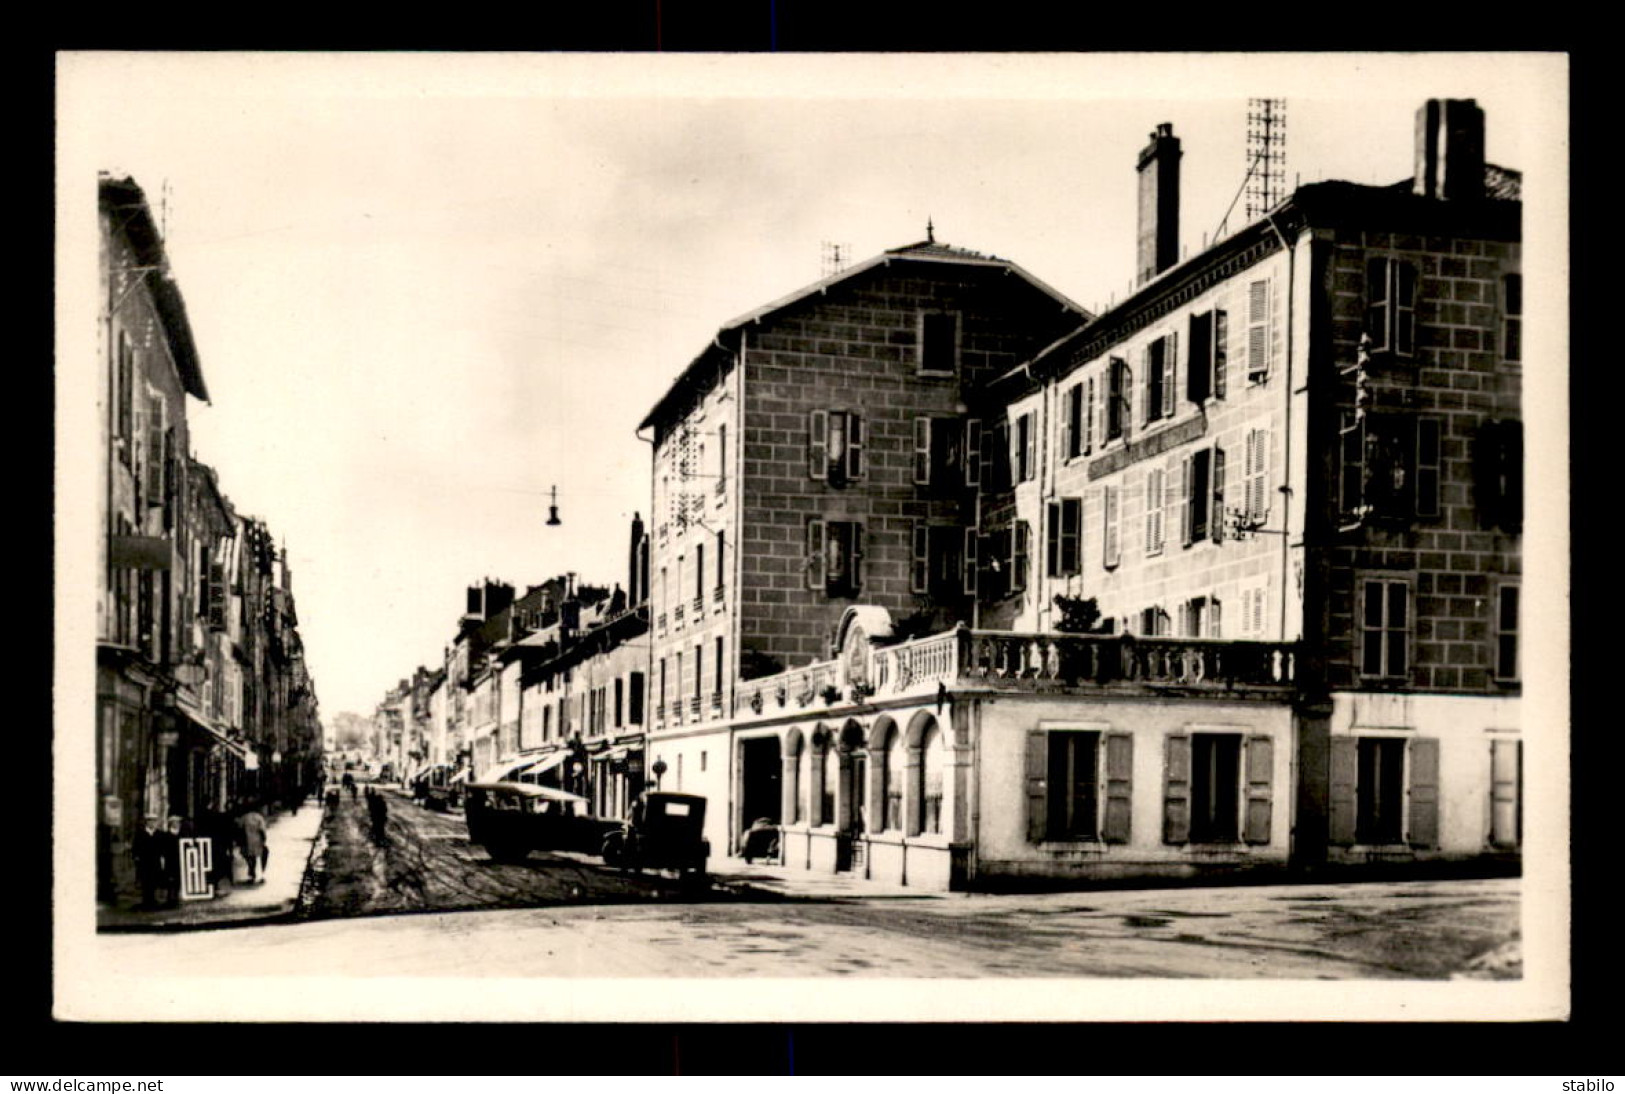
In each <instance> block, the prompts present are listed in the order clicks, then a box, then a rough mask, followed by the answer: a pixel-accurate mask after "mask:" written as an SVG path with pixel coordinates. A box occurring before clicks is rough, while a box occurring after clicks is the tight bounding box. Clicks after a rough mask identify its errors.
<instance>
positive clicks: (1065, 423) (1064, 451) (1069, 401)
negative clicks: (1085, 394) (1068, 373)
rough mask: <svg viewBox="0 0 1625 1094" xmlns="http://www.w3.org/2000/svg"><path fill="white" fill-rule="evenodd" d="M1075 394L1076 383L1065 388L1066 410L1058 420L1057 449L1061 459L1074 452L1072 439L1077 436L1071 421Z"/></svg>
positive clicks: (1076, 392)
mask: <svg viewBox="0 0 1625 1094" xmlns="http://www.w3.org/2000/svg"><path fill="white" fill-rule="evenodd" d="M1077 394H1078V388H1077V386H1076V385H1074V386H1072V387H1070V388H1067V391H1066V397H1065V398H1066V410H1065V412H1064V413H1063V414H1062V415H1061V421H1060V430H1061V442H1060V444H1059V445H1058V450H1059V451H1060V453H1061V458H1062V459H1069V458H1071V457H1072V456H1073V455H1075V454H1076V453H1075V451H1074V450H1073V448H1072V439H1073V438H1074V437H1076V436H1077V430H1076V429H1075V428H1074V427H1073V423H1074V421H1075V419H1074V417H1073V407H1074V404H1075V403H1076V402H1077Z"/></svg>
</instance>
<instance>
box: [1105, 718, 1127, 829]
mask: <svg viewBox="0 0 1625 1094" xmlns="http://www.w3.org/2000/svg"><path fill="white" fill-rule="evenodd" d="M1133 790H1134V737H1133V735H1132V734H1129V733H1108V734H1106V817H1105V822H1104V823H1103V824H1102V825H1101V833H1100V836H1101V839H1103V840H1105V841H1106V842H1107V843H1127V842H1128V841H1129V834H1130V832H1131V831H1132V827H1133V808H1132V807H1133Z"/></svg>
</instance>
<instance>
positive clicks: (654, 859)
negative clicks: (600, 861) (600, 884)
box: [600, 792, 711, 880]
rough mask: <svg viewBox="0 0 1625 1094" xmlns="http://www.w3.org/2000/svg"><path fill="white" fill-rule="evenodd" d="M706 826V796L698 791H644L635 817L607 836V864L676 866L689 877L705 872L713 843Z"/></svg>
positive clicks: (642, 867)
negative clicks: (704, 834)
mask: <svg viewBox="0 0 1625 1094" xmlns="http://www.w3.org/2000/svg"><path fill="white" fill-rule="evenodd" d="M704 829H705V799H704V798H703V797H700V796H699V795H697V794H666V793H660V792H654V793H650V794H646V795H644V798H643V801H642V802H641V804H640V805H637V806H634V807H633V810H632V819H631V820H629V821H627V822H626V823H625V824H623V825H621V826H620V828H618V829H617V830H615V831H613V832H610V833H609V834H608V835H607V836H605V837H604V841H603V845H602V849H601V852H600V853H601V854H602V855H603V857H604V862H605V864H606V865H609V866H614V867H618V868H619V869H622V870H676V871H677V872H678V874H679V875H682V876H684V877H686V878H689V879H696V880H697V879H700V878H703V877H704V876H705V860H706V859H707V858H708V857H709V856H710V854H711V844H710V843H709V842H708V841H707V840H706V839H705V837H704V836H703V835H702V834H701V833H702V832H703V831H704Z"/></svg>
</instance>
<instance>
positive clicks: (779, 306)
mask: <svg viewBox="0 0 1625 1094" xmlns="http://www.w3.org/2000/svg"><path fill="white" fill-rule="evenodd" d="M893 262H940V263H948V264H952V265H957V266H985V267H989V268H994V269H1003V270H1006V271H1008V272H1010V273H1012V274H1015V275H1016V276H1017V277H1020V278H1021V279H1022V280H1023V281H1026V282H1027V283H1028V284H1029V285H1031V286H1033V287H1034V288H1035V289H1037V290H1039V291H1040V292H1042V293H1044V294H1045V295H1046V296H1050V297H1052V298H1054V300H1055V301H1056V302H1057V303H1058V304H1060V306H1061V307H1063V308H1065V309H1067V310H1068V311H1072V312H1075V313H1077V315H1078V316H1079V317H1080V318H1081V319H1082V320H1084V321H1087V320H1088V319H1090V318H1091V316H1090V314H1089V313H1088V312H1087V311H1085V310H1084V309H1083V308H1082V307H1080V306H1079V305H1078V304H1076V303H1074V302H1073V301H1072V300H1070V299H1068V298H1067V297H1066V296H1065V295H1063V294H1062V293H1060V292H1057V291H1056V290H1055V289H1053V288H1051V287H1050V286H1049V285H1046V284H1045V283H1044V282H1042V281H1040V280H1039V279H1038V278H1036V277H1034V276H1033V275H1032V274H1030V273H1028V272H1027V271H1026V270H1024V269H1022V268H1021V267H1020V266H1018V265H1016V264H1015V263H1014V262H1011V261H1010V260H1009V259H1005V258H998V257H996V256H994V255H984V254H981V253H980V252H977V251H971V250H966V249H965V248H962V247H954V246H951V245H949V244H946V243H938V242H937V241H936V240H935V238H928V239H925V240H922V241H920V242H918V243H910V244H907V245H905V246H902V247H894V248H892V249H890V250H888V251H884V252H882V253H880V254H878V255H875V256H873V257H872V258H867V259H865V260H864V261H862V262H859V263H856V264H854V265H852V266H848V267H847V268H846V269H844V270H840V271H838V272H836V273H834V274H831V275H830V276H829V277H825V278H823V279H821V280H818V281H814V282H813V283H812V284H810V285H806V286H803V287H802V288H800V289H797V290H796V291H795V292H793V293H790V294H788V295H786V296H781V297H779V298H778V299H777V300H774V301H772V302H770V303H767V304H764V305H762V306H761V307H759V308H755V309H753V310H751V311H748V312H746V313H745V314H743V315H740V316H736V317H734V318H733V319H730V320H729V321H728V322H727V323H724V324H723V325H722V326H721V327H720V328H719V329H718V330H717V333H716V337H715V338H713V339H712V341H711V344H710V345H709V346H707V347H705V349H703V350H701V351H700V353H699V355H698V356H696V357H695V358H694V360H693V361H691V362H690V363H689V365H688V367H687V368H685V369H684V370H683V371H682V373H681V374H680V375H679V376H678V377H677V379H676V380H674V381H673V382H672V385H671V386H670V387H669V388H667V389H666V392H665V394H663V395H662V396H661V397H660V400H659V401H658V402H656V403H655V405H654V407H653V408H651V409H650V411H649V413H648V414H646V415H644V418H643V421H642V422H640V423H639V424H638V428H639V429H647V428H648V427H649V426H651V425H653V424H654V423H655V421H656V420H657V419H658V418H659V417H660V415H661V412H662V411H663V410H664V409H665V408H666V407H668V406H669V405H670V404H671V403H672V402H673V401H674V399H675V397H676V396H677V394H678V393H680V392H682V391H684V390H686V389H687V388H689V387H691V386H692V385H693V384H694V383H695V381H696V380H697V379H698V377H699V375H700V373H701V369H702V367H703V365H704V363H705V361H706V359H707V358H708V357H710V356H711V354H712V353H713V351H715V350H717V349H722V348H725V347H723V344H722V338H723V336H724V335H726V334H730V333H732V332H734V331H737V330H738V329H739V328H741V327H744V326H747V325H749V324H751V323H759V322H761V321H762V320H764V319H766V318H767V317H769V316H771V315H774V314H776V313H778V312H780V311H783V310H784V309H786V308H788V307H791V306H792V305H794V304H797V303H800V302H801V301H803V300H806V299H807V298H808V297H811V296H816V295H819V294H821V293H824V292H827V291H828V290H829V289H831V288H833V287H834V286H836V285H839V284H841V283H843V282H845V281H850V280H851V279H853V278H855V277H857V276H858V275H860V274H863V273H866V272H868V271H869V270H872V269H874V268H876V267H877V266H887V265H890V264H891V263H893Z"/></svg>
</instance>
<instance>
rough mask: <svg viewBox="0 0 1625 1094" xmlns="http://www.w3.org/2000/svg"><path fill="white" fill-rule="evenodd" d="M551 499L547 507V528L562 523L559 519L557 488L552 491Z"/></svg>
mask: <svg viewBox="0 0 1625 1094" xmlns="http://www.w3.org/2000/svg"><path fill="white" fill-rule="evenodd" d="M552 499H553V500H552V501H551V502H550V503H549V504H548V507H547V523H548V525H549V526H551V525H555V524H563V523H564V522H563V521H562V520H560V519H559V488H558V487H557V486H555V487H553V489H552Z"/></svg>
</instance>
